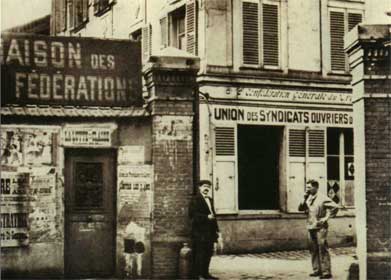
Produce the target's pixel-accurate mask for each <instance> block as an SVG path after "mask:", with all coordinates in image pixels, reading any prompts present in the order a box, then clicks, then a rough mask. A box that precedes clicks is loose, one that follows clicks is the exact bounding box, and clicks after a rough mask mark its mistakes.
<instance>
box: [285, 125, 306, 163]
mask: <svg viewBox="0 0 391 280" xmlns="http://www.w3.org/2000/svg"><path fill="white" fill-rule="evenodd" d="M289 156H290V157H305V130H303V129H290V130H289Z"/></svg>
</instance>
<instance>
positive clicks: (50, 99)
mask: <svg viewBox="0 0 391 280" xmlns="http://www.w3.org/2000/svg"><path fill="white" fill-rule="evenodd" d="M1 52H2V53H1V54H0V59H1V80H2V88H1V100H2V104H3V105H4V104H11V103H12V104H57V105H84V106H130V105H137V104H140V103H141V101H142V97H141V50H140V43H137V42H131V41H128V40H106V39H104V40H102V39H94V38H85V37H83V38H81V37H49V36H38V35H26V34H13V33H4V34H2V37H1Z"/></svg>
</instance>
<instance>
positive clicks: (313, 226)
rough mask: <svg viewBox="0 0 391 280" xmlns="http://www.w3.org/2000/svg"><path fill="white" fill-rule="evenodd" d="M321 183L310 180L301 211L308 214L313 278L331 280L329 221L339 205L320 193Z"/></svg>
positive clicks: (301, 204)
mask: <svg viewBox="0 0 391 280" xmlns="http://www.w3.org/2000/svg"><path fill="white" fill-rule="evenodd" d="M318 190H319V183H318V182H317V181H315V180H309V181H308V182H307V185H306V192H305V194H304V199H303V202H301V203H300V205H299V211H305V212H306V213H307V230H308V239H309V245H310V248H309V249H310V253H311V262H312V269H313V272H312V273H311V274H310V276H312V277H320V279H330V278H331V277H332V276H331V264H330V254H329V248H328V244H327V232H328V222H327V221H328V219H329V218H331V217H335V215H336V214H337V212H338V208H339V207H338V205H337V204H335V203H334V201H332V200H331V199H330V198H329V197H327V196H326V195H324V194H322V193H319V192H318Z"/></svg>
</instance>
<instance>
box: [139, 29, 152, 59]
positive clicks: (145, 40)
mask: <svg viewBox="0 0 391 280" xmlns="http://www.w3.org/2000/svg"><path fill="white" fill-rule="evenodd" d="M151 33H152V32H151V26H150V25H147V26H144V27H143V28H142V29H141V45H142V52H143V56H142V58H143V62H146V61H147V60H148V58H149V56H150V55H151V49H152V43H151V42H150V40H151V36H152V34H151Z"/></svg>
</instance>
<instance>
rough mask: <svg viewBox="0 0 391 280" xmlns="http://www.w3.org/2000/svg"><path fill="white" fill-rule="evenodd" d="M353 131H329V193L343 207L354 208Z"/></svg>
mask: <svg viewBox="0 0 391 280" xmlns="http://www.w3.org/2000/svg"><path fill="white" fill-rule="evenodd" d="M353 180H354V156H353V129H339V128H329V129H327V193H328V196H329V197H330V198H332V199H333V200H334V201H335V202H336V203H339V204H340V205H342V206H347V207H352V206H354V185H353Z"/></svg>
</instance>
